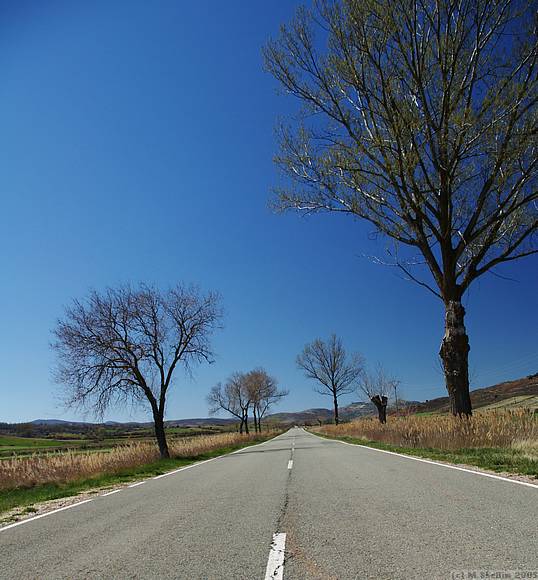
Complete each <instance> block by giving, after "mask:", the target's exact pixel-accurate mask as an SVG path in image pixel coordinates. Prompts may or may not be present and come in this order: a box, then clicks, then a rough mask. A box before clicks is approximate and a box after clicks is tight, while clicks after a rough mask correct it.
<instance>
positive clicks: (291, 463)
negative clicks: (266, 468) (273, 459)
mask: <svg viewBox="0 0 538 580" xmlns="http://www.w3.org/2000/svg"><path fill="white" fill-rule="evenodd" d="M292 467H293V459H290V460H289V461H288V469H291V468H292Z"/></svg>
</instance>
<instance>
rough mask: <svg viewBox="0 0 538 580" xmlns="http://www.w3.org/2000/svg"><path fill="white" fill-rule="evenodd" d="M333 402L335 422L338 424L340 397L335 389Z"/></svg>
mask: <svg viewBox="0 0 538 580" xmlns="http://www.w3.org/2000/svg"><path fill="white" fill-rule="evenodd" d="M333 404H334V424H335V425H338V423H339V422H340V419H339V418H338V397H337V396H336V393H335V392H334V391H333Z"/></svg>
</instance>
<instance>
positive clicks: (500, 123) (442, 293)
mask: <svg viewBox="0 0 538 580" xmlns="http://www.w3.org/2000/svg"><path fill="white" fill-rule="evenodd" d="M314 4H315V9H313V10H312V11H310V10H308V9H304V8H303V9H300V10H299V11H298V12H297V16H296V18H295V20H294V21H293V23H292V24H291V25H290V26H283V27H282V28H281V34H280V37H279V38H278V40H276V41H272V42H270V43H269V44H268V45H267V46H266V48H265V62H266V66H267V69H268V70H269V71H270V72H271V73H272V74H273V75H274V77H275V78H276V79H277V80H278V81H279V82H280V84H281V85H282V86H283V87H284V89H285V90H286V92H287V93H290V94H292V95H294V96H295V97H297V98H298V99H299V101H300V102H302V103H303V104H304V106H305V108H304V115H303V118H302V121H299V122H298V123H297V124H296V128H289V127H283V128H282V130H281V153H280V155H279V156H278V157H277V159H276V161H277V163H278V164H279V165H280V167H281V168H282V169H283V170H284V172H285V173H286V174H287V175H288V176H290V177H291V185H290V186H289V187H286V188H284V189H282V190H280V191H279V193H278V200H277V202H276V205H277V207H278V208H279V209H280V210H290V209H291V210H296V211H299V212H303V213H313V212H324V211H327V212H339V213H344V214H349V215H351V216H353V217H358V218H361V219H363V220H367V221H368V222H369V223H370V224H372V225H373V226H374V228H375V230H376V232H378V233H380V234H382V235H384V236H386V237H388V239H390V240H392V242H393V243H394V249H393V250H391V251H390V255H391V265H393V266H396V267H397V268H399V269H400V270H401V271H402V272H404V275H405V277H407V278H408V279H410V280H412V281H415V282H417V283H418V284H420V285H421V286H423V287H425V288H427V289H428V290H429V291H431V293H432V294H434V295H435V296H436V297H438V298H439V299H441V300H442V302H443V304H444V308H445V334H444V338H443V340H442V344H441V349H440V356H441V359H442V363H443V370H444V374H445V381H446V387H447V390H448V394H449V397H450V403H451V411H452V413H453V414H455V415H459V416H462V415H466V416H468V415H471V412H472V409H471V400H470V397H469V372H468V353H469V340H468V336H467V331H466V328H465V321H464V316H465V309H464V307H463V305H462V299H463V297H464V295H465V293H466V291H467V290H468V289H469V287H470V285H471V284H472V283H473V282H474V281H475V280H477V279H478V278H480V277H481V276H483V275H484V274H486V273H488V272H492V273H494V271H493V269H494V268H495V267H496V266H499V265H500V264H503V263H506V262H510V261H513V260H516V259H519V258H522V257H524V256H529V255H531V254H534V253H536V252H538V249H537V248H536V233H537V231H538V172H537V169H538V146H537V134H538V112H537V103H538V75H537V71H538V42H537V31H538V19H537V15H536V4H535V2H533V1H529V0H423V1H421V2H416V1H415V0H401V1H399V2H393V1H392V0H335V1H331V0H317V1H315V3H314ZM417 269H418V270H417Z"/></svg>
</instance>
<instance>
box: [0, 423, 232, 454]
mask: <svg viewBox="0 0 538 580" xmlns="http://www.w3.org/2000/svg"><path fill="white" fill-rule="evenodd" d="M230 429H231V428H230V427H228V426H227V427H222V426H213V425H209V426H203V427H169V428H167V430H166V433H167V435H168V437H169V438H170V439H174V438H180V437H192V436H196V435H215V434H217V433H223V432H225V431H230ZM154 440H155V439H154V433H153V429H152V428H151V427H137V428H134V429H124V428H121V427H106V428H105V427H103V428H99V429H96V430H93V431H91V432H88V433H85V434H82V433H68V432H57V433H52V434H50V435H47V437H22V436H17V435H0V459H5V458H8V457H13V456H18V457H20V456H24V455H31V454H34V453H51V452H59V451H72V450H75V451H84V452H87V451H106V450H109V449H112V448H113V447H114V446H116V445H121V444H124V443H132V442H138V441H140V442H145V441H154Z"/></svg>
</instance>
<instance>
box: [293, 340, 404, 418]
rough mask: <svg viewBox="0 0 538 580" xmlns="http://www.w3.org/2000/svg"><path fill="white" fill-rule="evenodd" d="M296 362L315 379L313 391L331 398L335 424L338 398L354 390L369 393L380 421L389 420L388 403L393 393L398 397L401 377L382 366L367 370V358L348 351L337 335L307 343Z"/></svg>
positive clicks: (365, 394)
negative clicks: (392, 374)
mask: <svg viewBox="0 0 538 580" xmlns="http://www.w3.org/2000/svg"><path fill="white" fill-rule="evenodd" d="M296 362H297V366H298V367H299V369H301V370H302V371H303V372H304V373H305V376H306V377H307V378H309V379H312V380H313V381H314V382H315V385H316V386H315V387H314V390H315V391H316V392H317V393H319V394H321V395H328V396H330V397H331V399H332V404H333V409H334V422H335V424H336V425H338V423H339V421H340V417H339V411H338V409H339V399H340V397H341V396H342V395H349V394H351V393H358V394H359V396H362V397H364V396H366V398H367V399H369V400H370V401H371V402H372V403H373V404H374V405H375V407H376V409H377V413H378V418H379V421H380V422H381V423H386V422H387V405H388V402H389V398H390V396H391V395H392V394H393V393H394V395H395V398H396V393H397V387H398V385H399V380H398V379H396V378H395V377H393V376H390V375H389V374H388V373H387V372H386V371H385V370H384V368H383V367H382V366H381V365H377V367H376V368H375V370H373V371H368V369H367V367H366V363H365V359H364V357H363V356H362V355H361V354H360V353H351V354H348V353H347V352H346V349H345V347H344V344H343V342H342V340H341V339H340V338H339V337H338V336H336V334H333V335H331V336H330V337H329V339H327V340H322V339H320V338H317V339H316V340H314V341H313V342H311V343H309V344H307V345H306V346H305V347H304V349H303V351H302V352H301V353H300V354H299V355H298V356H297V359H296Z"/></svg>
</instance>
